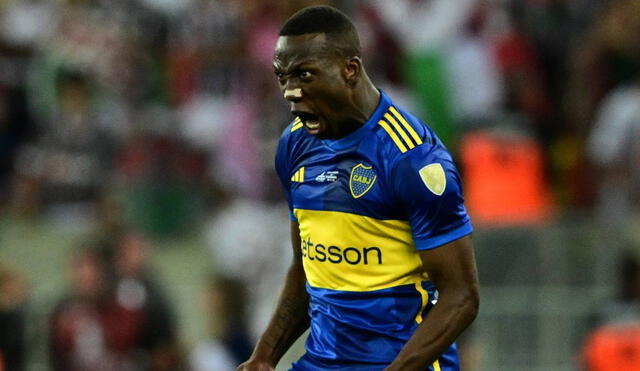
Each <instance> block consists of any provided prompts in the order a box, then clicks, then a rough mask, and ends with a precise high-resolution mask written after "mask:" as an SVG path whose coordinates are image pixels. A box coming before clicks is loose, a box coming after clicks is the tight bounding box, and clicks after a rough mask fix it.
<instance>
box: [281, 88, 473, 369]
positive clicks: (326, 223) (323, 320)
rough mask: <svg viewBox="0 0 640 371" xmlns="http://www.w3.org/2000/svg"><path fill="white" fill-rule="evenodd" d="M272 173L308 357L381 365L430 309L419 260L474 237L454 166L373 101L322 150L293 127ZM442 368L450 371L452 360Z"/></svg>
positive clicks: (402, 116)
mask: <svg viewBox="0 0 640 371" xmlns="http://www.w3.org/2000/svg"><path fill="white" fill-rule="evenodd" d="M276 170H277V172H278V175H279V177H280V180H281V182H282V184H283V186H284V190H285V193H286V196H287V199H288V202H289V208H290V211H291V218H292V219H293V220H294V221H297V222H298V223H299V227H300V237H301V240H302V259H303V265H304V270H305V274H306V277H307V291H308V292H309V295H310V307H309V314H310V317H311V332H310V335H309V338H308V339H307V343H306V350H307V355H308V356H309V357H312V358H314V359H316V360H318V362H324V364H325V366H326V367H330V366H331V365H334V364H338V365H340V364H362V363H365V364H369V365H371V368H370V369H375V367H374V365H384V364H388V363H390V362H391V361H392V360H393V359H394V358H395V356H396V355H397V354H398V352H399V351H400V349H401V348H402V346H403V345H404V344H405V342H406V341H407V340H408V339H409V337H410V336H411V334H412V333H413V331H414V330H415V329H416V327H417V326H418V324H420V323H421V322H422V318H423V316H424V315H425V313H426V312H427V311H428V310H429V309H430V308H431V307H432V306H433V304H434V303H435V300H436V295H437V292H436V288H435V287H434V285H432V284H431V282H430V281H429V277H428V275H427V274H426V273H424V272H423V270H422V268H421V266H422V263H421V260H420V257H419V255H418V252H419V251H420V250H428V249H433V248H437V247H439V246H441V245H444V244H446V243H449V242H452V241H454V240H457V239H459V238H461V237H464V236H466V235H468V234H470V233H471V231H472V227H471V224H470V221H469V217H468V215H467V212H466V210H465V207H464V204H463V197H462V192H461V187H460V176H459V174H458V171H457V169H456V167H455V165H454V163H453V161H452V158H451V155H450V154H449V153H448V151H447V150H446V148H445V147H444V145H443V144H442V143H441V142H440V140H439V139H438V138H437V137H436V135H435V134H434V133H433V132H432V131H431V129H430V128H429V127H428V126H427V125H425V124H424V123H423V122H422V121H420V120H419V119H417V118H416V117H415V116H413V115H411V114H410V113H408V112H405V111H404V110H402V109H401V108H399V107H397V106H396V105H395V104H394V103H393V102H392V101H391V100H390V98H389V97H388V96H387V95H386V94H385V93H384V92H382V91H381V93H380V101H379V104H378V106H377V108H376V110H375V112H374V113H373V114H372V116H371V117H370V119H369V120H368V121H367V122H366V123H365V124H364V125H362V126H361V127H359V128H358V129H357V130H356V131H354V132H353V133H351V134H349V135H348V136H346V137H343V138H340V139H337V140H321V139H318V138H316V137H314V136H312V135H310V134H308V133H307V132H306V130H304V128H303V124H302V123H301V122H300V120H299V119H296V120H294V122H293V123H291V124H290V125H289V126H288V127H287V128H286V129H285V131H284V133H283V135H282V137H281V139H280V142H279V144H278V150H277V154H276ZM443 357H449V358H451V359H449V360H446V359H442V362H445V363H446V362H449V363H451V364H452V367H454V366H455V367H454V368H451V369H457V368H456V367H457V360H456V359H455V349H450V350H449V351H448V352H447V353H445V354H444V355H443ZM366 368H367V367H365V369H366ZM425 369H427V367H425ZM442 369H443V370H444V369H448V368H445V367H442Z"/></svg>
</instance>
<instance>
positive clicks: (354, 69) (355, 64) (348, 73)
mask: <svg viewBox="0 0 640 371" xmlns="http://www.w3.org/2000/svg"><path fill="white" fill-rule="evenodd" d="M361 74H362V60H361V59H360V57H351V58H350V59H348V60H347V61H346V64H345V68H344V79H345V81H346V82H347V85H349V86H355V85H356V83H357V82H358V80H359V79H360V75H361Z"/></svg>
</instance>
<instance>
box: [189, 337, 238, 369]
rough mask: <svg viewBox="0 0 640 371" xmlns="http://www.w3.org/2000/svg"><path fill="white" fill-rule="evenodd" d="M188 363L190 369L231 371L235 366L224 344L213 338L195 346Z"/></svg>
mask: <svg viewBox="0 0 640 371" xmlns="http://www.w3.org/2000/svg"><path fill="white" fill-rule="evenodd" d="M189 365H190V366H191V368H190V369H191V370H192V371H233V370H235V369H236V366H237V365H236V364H235V362H234V361H233V358H232V357H231V355H230V354H229V352H228V351H227V350H226V349H225V348H224V346H223V345H222V344H220V342H219V341H217V340H213V339H210V340H207V341H205V342H202V343H200V344H198V346H196V348H195V350H194V351H193V353H191V355H190V357H189Z"/></svg>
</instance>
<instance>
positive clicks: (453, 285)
mask: <svg viewBox="0 0 640 371" xmlns="http://www.w3.org/2000/svg"><path fill="white" fill-rule="evenodd" d="M419 255H420V259H421V260H422V266H423V268H424V270H425V271H426V273H427V274H428V275H429V278H430V279H431V281H433V283H434V284H435V285H436V287H437V289H438V291H440V292H444V291H447V290H448V289H452V290H457V289H461V288H464V289H471V290H473V291H474V292H476V293H477V291H478V272H477V268H476V261H475V255H474V252H473V242H472V239H471V235H467V236H465V237H462V238H459V239H457V240H455V241H452V242H449V243H447V244H444V245H442V246H440V247H437V248H434V249H430V250H423V251H420V252H419Z"/></svg>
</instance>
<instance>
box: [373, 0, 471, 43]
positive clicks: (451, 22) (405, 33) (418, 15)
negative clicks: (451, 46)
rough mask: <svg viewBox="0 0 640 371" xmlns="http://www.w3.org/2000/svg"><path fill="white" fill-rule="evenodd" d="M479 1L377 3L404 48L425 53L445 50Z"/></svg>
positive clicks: (376, 0)
mask: <svg viewBox="0 0 640 371" xmlns="http://www.w3.org/2000/svg"><path fill="white" fill-rule="evenodd" d="M476 3H477V0H455V1H451V0H428V1H413V0H398V1H388V0H375V1H374V2H373V4H374V5H375V6H376V7H377V8H378V9H379V10H380V12H379V13H380V14H381V15H382V16H383V18H384V20H385V21H386V22H387V23H388V24H389V25H390V26H391V29H394V30H397V32H398V34H399V36H400V38H399V40H401V41H403V42H404V46H405V48H407V49H408V50H412V51H426V50H434V49H440V48H442V47H445V46H446V45H447V44H448V43H450V42H451V41H452V40H453V38H454V37H455V36H456V35H457V34H458V33H459V32H460V30H461V28H462V25H463V24H464V22H465V21H466V20H467V18H468V17H469V14H470V13H471V11H472V10H473V7H474V6H475V5H476Z"/></svg>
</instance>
